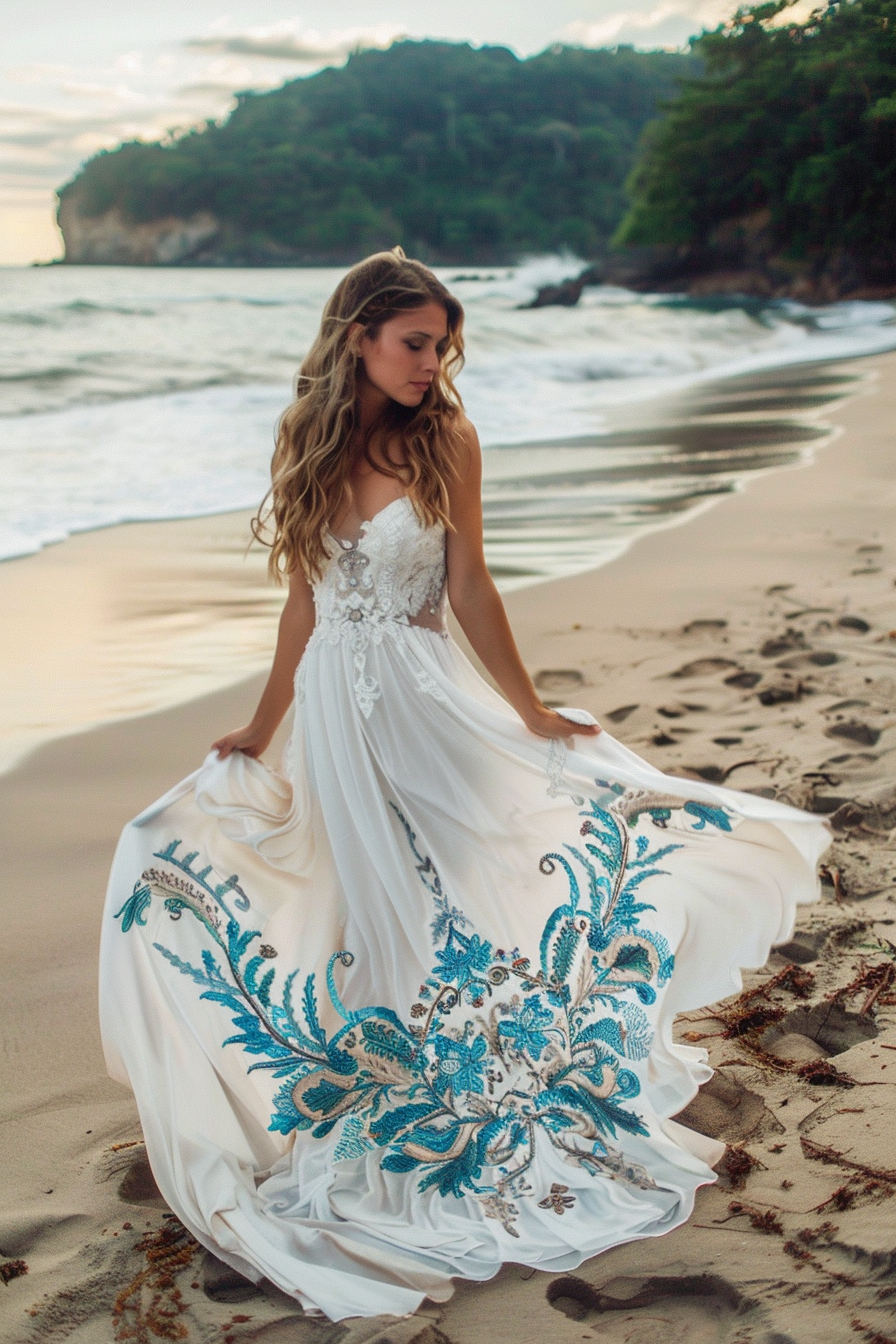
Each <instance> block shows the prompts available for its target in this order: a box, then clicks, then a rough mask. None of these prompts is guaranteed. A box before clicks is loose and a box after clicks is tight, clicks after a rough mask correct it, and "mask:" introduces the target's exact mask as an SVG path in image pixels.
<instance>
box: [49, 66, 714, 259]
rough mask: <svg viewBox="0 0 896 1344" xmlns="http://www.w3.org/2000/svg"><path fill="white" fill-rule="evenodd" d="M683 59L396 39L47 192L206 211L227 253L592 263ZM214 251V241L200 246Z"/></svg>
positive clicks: (249, 97) (135, 211)
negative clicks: (538, 252)
mask: <svg viewBox="0 0 896 1344" xmlns="http://www.w3.org/2000/svg"><path fill="white" fill-rule="evenodd" d="M697 69H698V64H697V62H696V61H695V59H694V58H693V57H690V56H685V55H676V54H670V53H666V52H636V51H633V50H631V49H630V48H620V49H619V50H617V51H593V50H585V49H582V48H575V47H559V48H551V49H550V50H549V51H546V52H543V53H542V54H541V55H539V56H534V57H532V58H530V59H528V60H519V59H518V58H517V57H516V56H515V55H514V54H513V53H512V52H510V51H508V50H506V49H505V48H503V47H481V48H475V49H474V48H473V47H470V46H469V45H466V44H459V43H447V42H410V41H408V42H399V43H396V44H394V45H393V46H392V47H390V48H389V49H388V50H386V51H365V52H360V53H357V54H355V55H353V56H351V57H350V59H349V60H348V62H347V63H346V64H345V65H344V66H343V67H341V68H339V69H326V70H322V71H320V72H319V73H317V74H315V75H312V76H310V77H308V78H305V79H298V80H293V81H291V82H290V83H288V84H285V85H284V86H283V87H282V88H280V89H277V90H274V91H273V92H269V93H244V94H241V95H240V96H239V98H238V100H237V106H236V108H235V110H234V111H233V113H232V114H231V115H230V116H229V117H228V118H227V120H226V121H225V122H224V123H223V124H221V125H216V124H213V123H210V124H207V125H206V126H204V127H203V128H201V129H199V130H196V131H193V132H190V133H189V134H186V135H183V136H181V137H179V138H176V139H174V140H173V141H172V142H170V143H162V144H140V143H136V142H135V143H130V144H126V145H122V146H121V147H120V148H118V149H117V150H114V151H111V152H108V153H102V154H99V155H97V156H96V157H95V158H94V159H92V160H90V162H89V163H88V164H87V165H86V166H85V168H84V169H83V170H82V172H81V173H80V174H79V175H78V176H77V177H76V178H75V179H74V180H73V181H72V182H70V183H69V184H68V185H67V186H66V187H64V188H63V189H62V192H61V193H60V195H61V197H62V198H63V199H66V198H68V197H69V196H73V197H74V199H75V200H76V202H77V208H78V211H79V213H80V214H82V215H86V216H97V215H101V214H104V213H105V212H106V211H108V210H111V209H113V208H115V209H117V210H119V211H120V212H121V214H122V215H123V216H124V217H125V218H126V219H129V220H131V221H134V222H145V221H150V220H155V219H160V218H163V217H165V216H170V215H174V216H180V217H183V216H189V215H191V214H194V213H196V212H198V211H208V212H210V213H212V214H213V215H214V216H215V217H216V218H217V219H218V220H220V221H221V223H222V225H223V227H224V232H225V241H224V244H223V246H224V248H225V251H226V249H228V248H229V249H230V256H231V257H240V258H244V257H247V256H248V257H249V259H250V260H251V259H252V258H253V257H263V255H264V249H265V247H268V248H272V249H277V251H276V252H275V254H274V255H276V256H277V257H280V256H288V257H291V258H293V259H295V260H299V261H328V260H333V261H342V260H348V259H352V258H353V257H355V256H357V254H358V252H359V251H362V250H364V249H369V248H372V247H376V246H383V245H388V246H392V245H393V244H394V243H396V242H401V243H402V244H403V245H404V246H405V248H406V249H407V250H408V251H413V252H414V253H415V254H416V255H419V256H423V257H429V258H430V259H432V260H438V259H441V260H448V261H451V260H455V259H456V260H500V259H509V258H511V257H513V256H515V255H518V254H519V253H521V252H523V251H526V250H534V249H545V248H556V247H559V246H562V245H567V246H571V247H575V248H576V249H578V250H581V251H583V252H585V253H591V252H595V251H597V250H598V249H599V248H600V247H601V246H602V245H603V244H604V243H605V242H606V240H607V238H608V237H609V235H610V233H611V232H612V230H613V229H614V228H615V227H616V225H617V224H618V222H619V220H620V218H621V217H622V214H623V211H624V210H625V207H626V196H625V190H624V184H625V179H626V175H627V173H628V171H629V169H630V167H631V165H632V163H633V161H634V155H635V150H636V146H637V143H638V139H639V136H640V134H641V131H642V129H643V127H644V126H645V125H646V124H647V122H648V121H650V119H651V118H652V117H653V116H655V114H656V109H657V106H658V104H659V103H660V102H661V101H662V100H664V99H668V98H670V97H671V96H672V95H673V94H674V92H675V91H676V89H677V87H678V81H679V79H680V78H681V77H682V76H685V75H693V74H694V73H695V72H696V71H697ZM218 246H220V244H219V245H218Z"/></svg>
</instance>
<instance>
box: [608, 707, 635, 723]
mask: <svg viewBox="0 0 896 1344" xmlns="http://www.w3.org/2000/svg"><path fill="white" fill-rule="evenodd" d="M640 708H641V706H640V705H621V706H620V707H619V709H611V710H610V711H609V712H608V713H606V714H605V715H604V718H605V719H609V721H610V723H622V722H623V721H624V720H625V719H627V718H628V716H629V714H634V712H635V710H636V709H640Z"/></svg>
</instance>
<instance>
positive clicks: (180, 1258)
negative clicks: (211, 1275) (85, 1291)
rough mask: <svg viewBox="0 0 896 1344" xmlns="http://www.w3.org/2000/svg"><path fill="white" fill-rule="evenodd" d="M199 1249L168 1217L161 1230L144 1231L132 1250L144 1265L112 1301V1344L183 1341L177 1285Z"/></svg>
mask: <svg viewBox="0 0 896 1344" xmlns="http://www.w3.org/2000/svg"><path fill="white" fill-rule="evenodd" d="M201 1249H202V1248H201V1247H200V1245H199V1242H198V1241H195V1240H194V1238H193V1237H192V1236H191V1235H190V1233H189V1232H188V1231H187V1229H186V1228H185V1227H184V1225H183V1223H181V1222H180V1221H179V1219H177V1218H175V1217H174V1215H173V1214H172V1215H171V1216H170V1217H167V1218H166V1219H165V1221H164V1222H163V1224H162V1226H161V1227H158V1228H154V1229H152V1230H151V1231H149V1232H145V1233H144V1234H143V1236H142V1237H141V1238H140V1240H139V1241H138V1242H137V1246H136V1250H137V1251H138V1253H139V1254H141V1255H142V1256H143V1257H144V1260H145V1263H144V1266H143V1268H142V1269H141V1270H140V1272H139V1273H138V1274H137V1275H135V1277H134V1278H133V1279H132V1280H131V1282H130V1283H129V1284H127V1286H126V1287H124V1288H122V1290H121V1292H120V1293H119V1294H118V1296H117V1297H116V1299H115V1304H114V1306H113V1308H112V1326H113V1329H114V1331H115V1334H114V1336H113V1338H114V1340H115V1344H151V1341H152V1340H154V1339H169V1340H173V1339H183V1338H185V1337H186V1333H187V1332H186V1328H185V1327H184V1325H183V1324H182V1323H181V1322H180V1320H179V1319H178V1318H179V1317H181V1316H183V1315H184V1314H185V1312H186V1310H187V1304H186V1301H185V1300H184V1296H183V1294H182V1292H181V1290H180V1288H178V1286H177V1278H178V1276H179V1275H180V1274H181V1273H183V1272H184V1270H186V1269H187V1268H188V1267H189V1265H190V1263H191V1261H192V1260H193V1258H194V1256H195V1255H196V1254H197V1253H198V1252H199V1251H200V1250H201Z"/></svg>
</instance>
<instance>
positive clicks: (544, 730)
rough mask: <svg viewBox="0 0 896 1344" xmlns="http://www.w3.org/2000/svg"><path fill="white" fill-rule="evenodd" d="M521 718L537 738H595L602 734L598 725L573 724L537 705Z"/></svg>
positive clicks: (551, 710)
mask: <svg viewBox="0 0 896 1344" xmlns="http://www.w3.org/2000/svg"><path fill="white" fill-rule="evenodd" d="M522 717H523V723H524V724H525V725H526V727H527V728H528V729H529V731H530V732H531V733H537V734H538V736H539V737H579V736H581V737H597V735H598V733H602V732H603V729H602V728H601V726H600V724H599V723H573V721H572V720H571V719H566V718H564V717H563V715H562V714H558V713H557V711H556V710H555V709H548V707H547V705H537V706H535V707H534V708H533V709H530V710H529V711H528V712H527V713H526V714H524V715H523V716H522Z"/></svg>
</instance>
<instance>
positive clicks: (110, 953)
mask: <svg viewBox="0 0 896 1344" xmlns="http://www.w3.org/2000/svg"><path fill="white" fill-rule="evenodd" d="M462 322H463V311H462V309H461V306H460V304H459V303H458V302H457V300H456V299H455V298H453V296H452V295H451V294H450V293H449V292H448V291H447V289H446V288H445V287H444V286H443V285H442V284H441V283H440V282H439V280H438V279H437V278H436V277H435V276H434V275H433V274H432V273H431V272H430V271H429V270H428V269H427V268H426V267H424V266H423V265H421V264H420V263H419V262H416V261H411V260H408V259H406V258H405V257H404V255H403V253H402V252H401V250H400V249H398V248H396V249H395V250H394V251H393V252H386V253H379V254H377V255H375V256H372V257H369V258H368V259H367V260H366V261H364V262H362V263H361V264H360V265H358V266H356V267H354V269H353V270H351V271H350V272H349V273H348V275H346V277H345V278H344V279H343V280H342V282H341V283H340V284H339V286H338V287H337V289H336V291H335V293H334V294H333V296H332V298H331V299H330V301H329V302H328V304H327V306H326V309H325V311H324V316H323V321H322V324H321V329H320V332H319V335H318V336H317V339H316V340H315V342H314V345H313V346H312V348H311V351H310V352H309V354H308V356H307V358H306V359H305V361H304V363H303V365H302V368H301V372H300V374H299V378H298V389H297V396H296V400H295V401H294V402H293V404H292V405H291V406H290V408H289V409H288V410H287V411H286V413H285V414H284V416H283V419H282V421H281V423H280V427H279V434H278V440H277V447H276V452H275V455H274V461H273V485H272V492H271V507H270V515H269V516H270V520H271V522H272V530H273V538H272V549H271V570H272V573H273V574H274V575H275V576H278V577H279V576H280V575H281V574H282V575H285V576H287V577H288V581H289V596H288V599H287V602H286V605H285V607H284V609H283V615H282V619H281V622H280V633H279V638H278V641H277V649H276V653H275V656H274V662H273V668H272V671H271V674H270V678H269V680H268V683H267V686H266V688H265V691H264V693H263V695H262V697H261V700H260V703H259V705H258V709H257V710H256V712H255V715H254V717H253V718H252V721H251V723H249V724H248V725H246V726H245V727H243V728H239V729H237V730H235V731H233V732H229V733H226V734H225V735H224V736H223V737H221V738H219V740H218V741H217V742H216V743H215V744H214V747H213V750H212V751H211V753H210V754H209V756H208V757H207V759H206V760H205V762H204V763H203V765H202V766H201V767H200V768H199V770H197V771H196V772H195V774H194V775H192V776H190V778H188V779H186V780H184V781H183V782H182V783H181V784H179V785H177V786H176V787H175V788H174V789H172V790H171V792H170V793H168V794H167V795H165V797H163V798H162V799H160V800H159V801H158V802H157V803H155V804H154V805H153V806H151V807H150V808H148V809H147V811H145V812H144V813H142V814H141V815H140V816H139V817H137V818H136V819H135V820H134V821H133V822H132V823H131V824H130V825H129V826H128V827H127V828H126V829H125V832H124V834H123V835H122V838H121V841H120V844H119V847H118V851H117V854H116V857H115V862H114V866H113V871H112V875H111V879H110V886H109V896H108V902H107V909H106V914H105V919H104V926H103V941H102V954H101V1017H102V1029H103V1038H104V1045H105V1050H106V1056H107V1061H108V1066H109V1070H110V1073H111V1074H112V1076H113V1077H114V1078H117V1079H119V1080H120V1081H121V1082H123V1083H126V1084H128V1085H129V1086H130V1087H131V1088H132V1089H133V1091H134V1093H135V1096H136V1099H137V1104H138V1107H139V1111H140V1118H141V1121H142V1125H143V1131H144V1135H145V1138H146V1145H147V1151H148V1155H149V1159H150V1162H151V1165H152V1169H153V1172H154V1174H155V1177H156V1180H157V1182H158V1185H159V1188H160V1190H161V1192H162V1194H163V1195H164V1197H165V1199H166V1200H167V1202H168V1203H169V1205H170V1206H171V1208H172V1209H174V1210H175V1212H176V1213H177V1215H178V1217H179V1218H180V1219H181V1220H182V1222H183V1223H184V1224H185V1226H186V1227H187V1228H188V1229H189V1230H190V1231H191V1232H192V1233H193V1234H194V1236H195V1237H196V1238H197V1239H198V1240H199V1241H200V1242H201V1243H203V1244H204V1245H205V1246H206V1247H207V1248H208V1249H209V1250H210V1251H212V1252H213V1253H214V1254H215V1255H216V1256H218V1257H219V1258H220V1259H221V1260H223V1261H224V1262H225V1263H226V1264H227V1265H228V1266H229V1267H230V1268H231V1269H232V1270H235V1271H237V1272H238V1273H240V1274H242V1275H244V1276H246V1277H247V1278H249V1279H251V1280H253V1281H255V1282H258V1281H260V1280H261V1279H266V1280H268V1281H270V1282H272V1283H274V1284H276V1285H277V1286H278V1287H279V1288H281V1289H282V1290H284V1291H285V1292H287V1293H290V1294H292V1295H293V1296H294V1297H295V1298H296V1299H297V1300H298V1302H299V1303H301V1304H302V1306H303V1307H305V1308H306V1309H308V1310H316V1311H318V1312H323V1313H325V1314H326V1315H327V1316H328V1317H330V1318H331V1319H332V1320H341V1319H343V1318H344V1317H347V1316H354V1315H361V1316H365V1315H366V1316H371V1315H376V1314H379V1313H393V1314H396V1315H402V1314H407V1313H410V1312H413V1311H414V1310H415V1308H416V1307H417V1306H418V1305H419V1304H420V1302H421V1301H422V1300H423V1299H424V1298H425V1297H429V1298H431V1299H434V1300H436V1301H444V1300H445V1299H446V1298H448V1297H449V1296H450V1295H451V1292H452V1283H451V1280H452V1278H453V1277H463V1278H467V1279H480V1280H481V1279H487V1278H489V1277H491V1276H492V1275H494V1274H495V1273H496V1272H497V1270H498V1268H499V1267H500V1265H501V1264H502V1262H504V1261H507V1260H512V1261H515V1262H517V1263H520V1264H524V1265H529V1266H534V1267H537V1268H539V1269H545V1270H552V1271H558V1270H568V1269H572V1268H574V1267H575V1266H576V1265H578V1264H580V1263H581V1262H582V1261H583V1260H584V1259H586V1258H587V1257H589V1256H593V1255H595V1254H597V1253H598V1252H600V1251H602V1250H605V1249H606V1248H608V1247H610V1246H615V1245H618V1244H620V1243H622V1242H625V1241H630V1240H632V1239H633V1238H636V1237H649V1236H657V1235H660V1234H661V1233H663V1232H668V1231H669V1230H670V1229H672V1228H674V1227H677V1226H678V1225H679V1224H680V1223H682V1222H683V1221H685V1220H686V1219H687V1217H688V1216H689V1214H690V1211H691V1209H692V1207H693V1202H694V1195H695V1192H696V1190H697V1188H698V1187H699V1186H700V1185H703V1184H706V1183H708V1182H710V1181H712V1180H713V1179H714V1174H713V1171H712V1169H711V1168H712V1165H713V1164H714V1163H715V1162H717V1161H718V1160H719V1158H720V1156H721V1155H722V1152H723V1145H721V1144H719V1143H716V1142H714V1141H712V1140H710V1139H707V1138H705V1137H704V1136H702V1135H700V1134H696V1133H694V1132H693V1131H690V1130H688V1129H686V1128H684V1127H683V1126H682V1125H680V1124H678V1123H676V1122H675V1120H674V1119H672V1117H673V1116H675V1115H676V1114H677V1112H679V1111H680V1110H681V1109H682V1108H683V1107H684V1106H685V1105H686V1104H687V1102H688V1101H689V1100H690V1099H691V1097H692V1096H693V1095H694V1093H695V1092H696V1089H697V1087H698V1086H699V1085H700V1084H701V1083H703V1082H705V1081H706V1080H707V1079H708V1078H709V1077H710V1075H711V1070H710V1068H709V1067H708V1065H707V1063H706V1056H705V1052H704V1051H702V1050H699V1049H695V1048H694V1047H689V1046H683V1045H678V1044H675V1043H674V1042H673V1038H672V1023H673V1019H674V1017H675V1015H676V1014H677V1013H680V1012H683V1011H685V1010H687V1009H692V1008H695V1007H698V1006H701V1005H704V1004H707V1003H711V1002H713V1001H714V1000H716V999H718V998H721V997H723V996H724V995H726V994H729V993H731V992H732V991H733V990H735V989H737V988H738V987H739V985H740V978H739V971H738V967H741V966H751V967H756V966H761V965H762V964H763V963H764V962H765V960H766V958H767V956H768V952H769V949H770V947H771V946H772V945H773V944H774V943H776V942H780V941H783V940H785V939H786V938H788V937H789V936H790V932H791V929H792V925H793V919H794V911H795V906H796V905H797V904H798V903H800V902H807V901H812V900H814V899H816V897H817V879H816V875H815V874H816V863H817V860H818V858H819V857H820V855H821V853H822V852H823V851H824V849H825V848H826V846H827V844H828V841H829V830H828V826H827V823H825V822H824V821H822V820H821V819H820V818H818V817H814V816H810V815H808V814H806V813H804V812H801V811H798V810H796V809H794V808H791V807H788V806H784V805H783V804H780V803H776V802H774V801H771V800H768V799H764V798H760V797H755V796H753V795H750V794H745V793H737V792H733V791H731V790H728V789H723V788H718V787H712V786H710V785H708V784H702V783H695V782H694V781H691V780H683V779H676V778H674V777H671V776H667V775H664V774H662V773H661V772H660V771H658V770H656V769H654V768H653V767H652V766H650V765H648V764H647V763H646V762H645V761H643V760H641V759H640V758H639V757H638V756H636V755H635V754H634V753H633V752H631V751H629V750H628V749H627V748H626V747H624V746H622V744H621V743H619V742H617V741H615V740H614V739H613V738H612V737H611V736H610V734H609V733H607V732H605V731H601V729H600V727H599V725H598V724H597V723H596V722H595V721H594V719H593V718H592V717H591V716H590V715H588V714H586V713H585V712H584V711H581V710H574V709H570V710H559V711H557V710H552V709H548V708H547V707H545V706H544V705H543V704H542V703H541V702H540V700H539V698H538V696H537V694H536V692H535V689H534V688H533V685H532V682H531V680H530V678H529V676H528V674H527V672H526V670H525V668H524V666H523V664H522V662H521V659H520V656H519V654H518V652H517V650H516V647H515V645H514V641H513V636H512V634H511V632H510V628H509V625H508V622H507V618H506V616H505V614H504V609H503V606H502V604H501V600H500V597H499V596H498V593H497V591H496V590H495V587H494V585H493V583H492V581H491V578H490V577H489V574H488V571H487V569H486V567H485V561H484V559H483V550H482V514H481V505H480V478H481V458H480V450H479V445H478V441H477V438H476V433H475V430H474V429H473V427H472V425H471V424H470V422H469V421H468V420H467V419H466V417H465V416H464V414H463V411H462V408H461V403H460V400H459V398H458V395H457V392H456V390H455V387H454V383H453V381H452V375H453V374H454V373H455V372H456V371H457V369H458V368H459V367H460V364H461V360H462V351H463V343H462ZM263 525H264V520H261V519H259V520H257V522H256V530H261V529H262V527H263ZM446 604H450V606H451V609H452V611H453V612H454V615H455V617H456V618H457V621H458V623H459V625H460V626H461V628H462V629H463V631H464V633H465V634H466V636H467V638H468V639H469V641H470V644H471V645H472V647H473V649H474V650H475V651H476V653H477V655H478V656H479V658H480V659H481V660H482V663H483V664H484V666H485V667H486V668H487V670H488V671H489V673H490V674H491V676H492V678H493V679H494V681H495V682H496V683H497V685H498V686H499V687H500V689H501V691H502V692H503V696H502V695H499V694H498V693H497V692H495V691H493V690H492V689H491V688H490V687H489V686H488V685H486V683H485V682H484V681H483V680H482V679H481V678H480V677H479V675H478V674H477V673H476V672H475V670H474V669H473V667H472V666H471V664H470V663H469V662H468V661H467V660H466V658H465V657H464V656H463V654H462V653H461V651H460V649H459V648H458V646H457V645H456V644H455V643H454V641H453V640H452V639H451V638H450V636H449V634H448V632H447V630H446V628H445V613H446ZM293 696H294V697H295V715H294V725H293V728H292V734H291V738H290V741H289V745H288V749H287V752H286V756H285V760H284V763H283V766H282V769H281V770H279V771H277V770H274V769H272V768H269V767H268V766H267V765H265V764H263V763H262V762H261V760H260V757H261V755H262V753H263V752H264V751H265V749H266V748H267V747H268V746H269V744H270V742H271V740H272V737H273V735H274V733H275V730H276V729H277V726H278V724H279V723H280V722H281V720H282V719H283V717H284V715H285V714H286V712H287V710H288V708H289V706H290V704H291V702H292V700H293Z"/></svg>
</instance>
